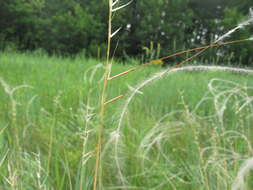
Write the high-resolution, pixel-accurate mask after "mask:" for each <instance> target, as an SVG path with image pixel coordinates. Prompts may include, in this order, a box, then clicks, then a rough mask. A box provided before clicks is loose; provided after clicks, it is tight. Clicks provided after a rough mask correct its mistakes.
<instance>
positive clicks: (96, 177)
mask: <svg viewBox="0 0 253 190" xmlns="http://www.w3.org/2000/svg"><path fill="white" fill-rule="evenodd" d="M112 6H113V0H109V17H108V39H107V40H108V41H107V59H106V63H105V71H104V83H103V89H102V94H101V100H100V110H99V122H100V124H99V129H98V133H97V138H98V143H97V149H96V164H95V175H94V183H93V190H97V184H98V183H99V175H100V174H99V170H100V168H101V163H100V162H101V149H102V143H103V132H104V127H105V125H104V116H105V105H106V104H105V102H106V98H107V97H106V95H107V87H108V79H109V76H110V73H111V60H110V51H111V36H112Z"/></svg>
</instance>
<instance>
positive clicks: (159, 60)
mask: <svg viewBox="0 0 253 190" xmlns="http://www.w3.org/2000/svg"><path fill="white" fill-rule="evenodd" d="M251 40H252V39H251V38H248V39H243V40H235V41H229V42H224V43H219V44H217V43H216V44H209V45H206V46H203V47H198V48H193V49H189V50H184V51H180V52H177V53H174V54H172V55H169V56H166V57H162V58H160V59H156V60H152V61H150V62H148V63H145V64H143V65H140V66H137V67H134V68H132V69H130V70H127V71H125V72H122V73H119V74H117V75H115V76H112V77H110V78H109V80H112V79H115V78H118V77H121V76H123V75H126V74H128V73H130V72H133V71H135V70H137V69H139V68H141V67H143V66H147V65H151V64H154V63H158V62H162V61H163V60H166V59H168V58H171V57H174V56H177V55H180V54H183V53H187V52H192V51H198V52H197V53H195V54H194V55H192V56H191V57H189V58H187V59H185V60H183V61H182V62H180V63H178V64H177V65H174V66H172V67H171V68H168V69H167V70H166V71H165V73H167V72H170V71H171V70H173V69H176V68H179V67H181V66H182V65H184V64H185V63H187V62H189V61H190V60H192V59H194V58H196V57H198V56H200V55H201V54H202V53H204V52H205V51H206V50H207V49H209V48H211V47H219V46H224V45H230V44H237V43H242V42H245V41H251ZM143 87H144V86H142V87H141V88H143ZM128 94H129V92H128V93H125V94H121V95H119V96H117V97H115V98H112V99H110V100H108V101H107V102H106V104H110V103H113V102H115V101H117V100H119V99H121V98H123V97H125V96H127V95H128Z"/></svg>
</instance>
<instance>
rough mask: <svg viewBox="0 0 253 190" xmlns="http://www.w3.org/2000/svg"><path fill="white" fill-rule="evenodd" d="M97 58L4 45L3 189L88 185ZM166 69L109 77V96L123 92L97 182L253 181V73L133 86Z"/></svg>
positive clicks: (0, 73) (171, 75) (182, 76)
mask: <svg viewBox="0 0 253 190" xmlns="http://www.w3.org/2000/svg"><path fill="white" fill-rule="evenodd" d="M102 63H103V61H100V60H95V59H87V58H84V57H75V58H63V57H55V56H51V57H48V56H46V55H43V54H31V53H23V54H21V53H14V52H11V53H10V52H2V53H0V100H1V101H0V148H1V154H0V173H1V175H0V189H4V190H9V189H10V190H13V189H17V190H24V189H27V190H28V189H29V190H30V189H31V190H33V189H34V190H35V189H36V190H39V189H41V190H42V189H43V190H52V189H55V190H88V189H92V184H93V176H94V170H95V157H96V155H95V150H96V144H97V135H96V133H97V130H98V129H97V126H98V125H99V119H98V118H99V116H98V110H99V100H100V98H101V97H100V96H101V95H100V92H101V88H102V84H101V83H102V75H103V66H102ZM133 64H134V63H133ZM133 64H126V65H124V64H120V63H118V64H117V63H116V64H114V67H113V70H112V74H117V73H120V72H122V71H124V70H127V69H129V68H131V67H133V66H134V65H133ZM190 64H191V63H189V65H190ZM164 69H165V68H162V67H156V66H150V67H145V68H143V69H142V70H139V71H136V72H133V73H130V74H129V75H128V76H124V77H121V78H118V79H115V80H113V81H110V83H111V84H110V87H109V89H108V95H107V96H108V98H109V97H110V98H113V97H116V96H118V95H120V94H122V93H125V92H129V94H128V96H126V97H124V98H122V99H120V100H118V101H115V102H113V103H111V104H109V105H108V106H107V110H108V111H107V112H106V121H105V123H106V124H105V129H104V134H103V149H102V152H101V168H100V172H99V179H100V180H99V189H101V190H104V189H122V190H123V189H136V190H139V189H152V190H155V189H161V190H168V189H174V190H176V189H177V190H178V189H180V190H181V189H182V190H184V189H185V190H186V189H187V190H195V189H198V190H225V189H232V188H233V189H234V190H236V189H239V187H244V189H252V187H253V184H252V177H251V176H250V175H249V173H248V170H249V169H250V166H251V165H252V160H251V159H250V158H251V157H252V154H253V148H252V142H253V137H252V135H251V134H252V132H253V131H252V123H253V114H252V113H253V104H252V100H253V80H252V77H253V76H252V74H251V73H250V72H249V73H247V72H245V71H241V72H230V71H224V70H222V69H221V70H217V69H213V67H212V69H210V68H209V69H208V70H206V71H203V70H199V69H198V70H192V69H188V70H187V69H181V70H178V71H176V70H175V71H174V72H168V73H167V74H166V75H165V76H164V77H162V78H159V80H156V81H153V82H152V83H150V84H149V85H147V86H146V87H145V88H142V89H140V91H139V92H138V93H136V91H135V90H133V89H134V87H135V86H136V85H137V84H141V82H142V81H143V80H145V79H147V78H151V77H152V76H154V74H155V73H157V72H161V71H162V70H164ZM250 164H251V165H250Z"/></svg>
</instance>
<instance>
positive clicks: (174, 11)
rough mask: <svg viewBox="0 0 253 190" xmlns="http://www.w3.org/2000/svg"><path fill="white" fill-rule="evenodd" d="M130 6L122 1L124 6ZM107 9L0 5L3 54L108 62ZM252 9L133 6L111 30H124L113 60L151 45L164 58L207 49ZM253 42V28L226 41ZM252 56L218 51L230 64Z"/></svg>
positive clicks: (179, 3)
mask: <svg viewBox="0 0 253 190" xmlns="http://www.w3.org/2000/svg"><path fill="white" fill-rule="evenodd" d="M126 2H127V0H121V1H120V4H124V3H126ZM107 3H108V2H107V0H92V1H88V0H36V1H28V0H4V1H1V2H0V42H1V43H0V49H5V48H6V47H8V48H9V49H17V50H31V51H33V50H36V49H43V50H46V51H47V52H48V53H50V54H54V53H59V54H77V53H85V54H86V55H90V56H97V57H101V56H104V55H105V49H106V39H107V15H108V5H107ZM251 5H252V3H251V1H250V0H242V1H240V2H239V1H238V0H205V1H203V0H148V1H147V0H134V1H133V2H132V3H131V5H129V6H128V7H127V8H125V9H122V10H120V11H118V12H117V13H115V14H114V16H113V30H116V29H117V28H119V27H122V29H121V31H120V33H119V34H118V35H117V36H115V38H114V40H113V41H112V47H113V49H116V47H117V51H115V52H114V51H113V52H112V54H113V55H115V56H116V57H120V58H126V57H128V56H141V55H143V54H144V53H145V52H146V50H145V47H146V49H147V48H149V46H150V43H151V42H152V43H153V44H154V48H155V47H157V46H158V44H159V46H161V52H159V55H161V56H163V55H169V54H171V53H174V52H175V51H178V50H182V49H186V48H187V49H188V48H192V47H198V46H201V45H205V44H209V43H211V42H213V41H214V40H215V38H216V37H217V36H219V35H222V34H224V33H226V32H227V31H228V30H230V29H231V28H234V27H235V26H236V25H237V24H238V23H239V22H241V21H242V20H244V19H246V17H247V15H248V12H249V7H250V6H251ZM250 36H251V33H250V27H246V28H245V29H244V30H241V31H239V32H237V33H235V34H234V35H233V36H231V37H230V38H229V39H227V40H234V39H242V38H247V37H250ZM118 44H120V45H119V46H118ZM250 52H252V45H251V44H250V43H245V44H242V45H239V46H233V47H231V48H230V47H228V48H222V49H221V50H219V53H221V55H222V54H229V55H231V60H230V61H232V62H238V61H242V63H243V64H247V65H249V64H250V63H251V62H252V56H251V54H250ZM125 55H128V56H125ZM150 57H151V56H150ZM214 57H217V49H212V50H209V51H208V52H207V53H206V54H205V59H207V60H209V61H210V60H212V59H213V58H214ZM222 57H223V56H220V57H219V58H218V59H219V60H220V62H227V60H224V59H222ZM184 58H185V57H180V58H176V59H174V60H171V61H172V62H178V61H180V60H181V59H184ZM144 60H145V59H144ZM171 61H169V62H171Z"/></svg>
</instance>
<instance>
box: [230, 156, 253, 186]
mask: <svg viewBox="0 0 253 190" xmlns="http://www.w3.org/2000/svg"><path fill="white" fill-rule="evenodd" d="M252 168H253V158H250V159H248V160H246V161H245V162H244V163H243V165H242V167H241V168H240V170H239V172H238V174H237V177H236V180H235V182H234V184H233V186H232V190H243V189H244V177H245V176H246V174H247V173H248V172H249V171H250V170H251V169H252Z"/></svg>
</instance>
